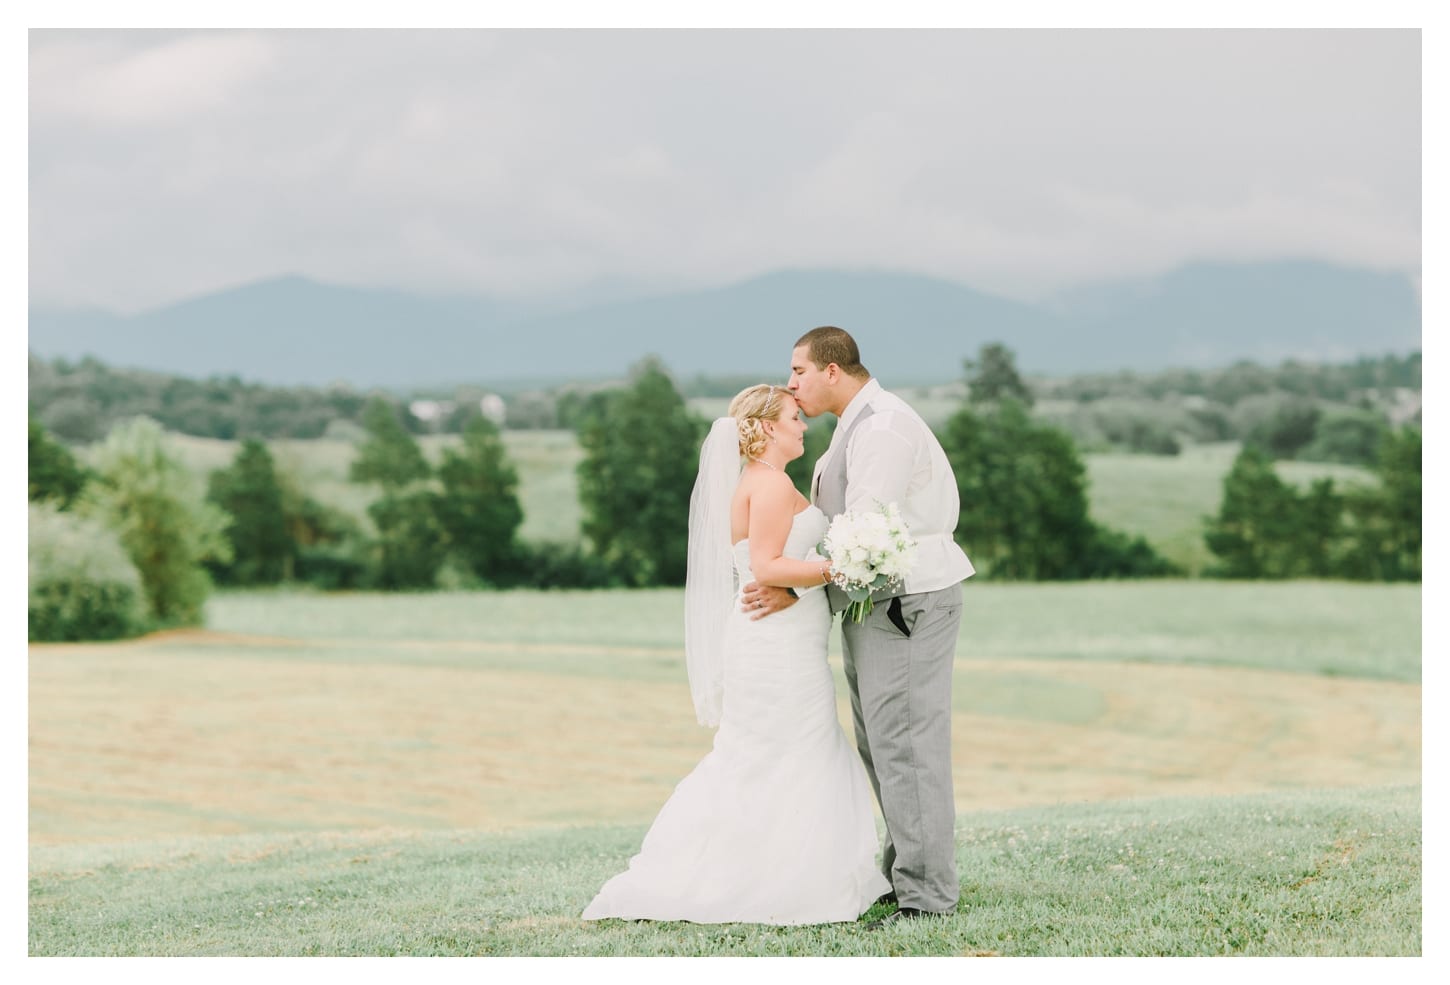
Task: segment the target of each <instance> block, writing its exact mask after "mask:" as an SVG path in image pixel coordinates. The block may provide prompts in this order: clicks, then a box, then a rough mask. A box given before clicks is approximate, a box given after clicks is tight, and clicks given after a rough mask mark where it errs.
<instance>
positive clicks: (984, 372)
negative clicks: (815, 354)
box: [29, 345, 1420, 639]
mask: <svg viewBox="0 0 1450 985" xmlns="http://www.w3.org/2000/svg"><path fill="white" fill-rule="evenodd" d="M965 383H966V393H967V397H966V399H965V400H964V401H963V402H962V404H961V406H960V407H959V409H958V410H957V411H956V412H955V413H954V414H953V415H952V416H951V417H950V419H949V420H947V421H946V423H945V424H944V425H943V426H942V427H941V428H940V429H939V431H938V437H939V439H940V440H941V443H942V446H943V448H944V449H945V450H946V452H947V455H948V457H949V459H950V460H951V462H952V466H953V470H954V472H955V473H956V477H957V482H958V485H959V492H960V497H961V502H962V503H963V505H964V509H963V511H962V514H961V518H960V522H959V525H958V527H957V530H956V537H957V539H958V540H959V542H960V543H962V544H963V545H964V546H966V548H967V550H968V553H969V555H970V556H971V557H972V559H973V562H974V564H976V566H977V568H978V570H979V572H980V574H981V577H984V578H992V579H997V578H1000V579H1019V580H1058V579H1080V578H1123V577H1154V576H1173V575H1181V574H1182V572H1181V571H1179V570H1178V569H1176V568H1175V567H1174V566H1173V565H1172V564H1171V563H1169V562H1168V561H1166V560H1165V559H1164V558H1162V557H1161V556H1160V555H1159V554H1158V553H1157V552H1156V551H1155V550H1154V549H1153V548H1152V546H1151V545H1149V544H1148V542H1147V541H1146V540H1145V539H1144V538H1142V537H1140V536H1138V537H1135V536H1130V535H1128V534H1126V533H1124V532H1121V531H1116V530H1112V529H1109V528H1107V527H1105V526H1103V525H1101V524H1099V523H1097V522H1096V521H1094V520H1093V519H1092V517H1091V516H1090V515H1089V510H1088V497H1087V478H1086V469H1085V467H1084V464H1083V461H1082V458H1081V454H1080V452H1079V450H1078V447H1077V445H1076V444H1075V443H1074V441H1073V439H1072V437H1071V436H1070V435H1069V434H1068V433H1067V432H1065V431H1064V430H1062V429H1060V428H1057V427H1054V426H1053V425H1051V424H1049V423H1046V422H1044V421H1042V420H1040V419H1038V418H1035V417H1034V416H1033V415H1032V413H1031V408H1032V405H1033V401H1034V395H1033V390H1032V387H1031V386H1030V385H1029V384H1028V383H1027V382H1025V381H1024V380H1023V378H1022V377H1021V376H1020V374H1018V372H1017V370H1016V368H1015V365H1014V361H1013V357H1012V354H1011V352H1010V351H1009V350H1007V349H1006V348H1005V347H1003V346H1000V345H994V346H986V347H984V348H983V349H982V350H981V352H980V353H979V355H978V357H977V358H976V359H975V360H969V361H967V363H966V376H965ZM573 414H574V416H575V430H576V433H577V435H578V440H579V443H580V446H581V448H582V450H583V452H584V456H583V460H582V461H581V463H580V465H579V467H578V490H579V492H578V495H579V499H580V505H581V507H582V512H583V523H582V530H581V533H582V535H583V536H582V540H581V542H580V543H579V544H577V545H558V544H532V543H528V542H525V541H523V540H521V539H520V537H519V528H520V525H521V524H522V520H523V509H522V505H521V503H520V502H519V499H518V474H517V471H516V469H515V468H514V466H513V464H512V463H511V462H510V461H509V459H508V455H507V452H506V449H505V447H504V444H503V441H502V438H501V435H500V433H499V429H498V427H497V425H496V424H494V423H493V422H492V421H490V420H489V419H488V418H486V417H484V416H483V415H482V414H480V413H474V414H473V415H472V416H471V417H470V418H469V419H468V420H466V421H465V422H464V424H463V426H462V440H461V441H460V442H459V444H458V445H457V446H455V447H449V448H447V449H445V450H444V451H443V454H442V461H441V462H440V463H439V464H438V465H437V466H436V467H434V466H432V465H430V463H429V462H428V461H427V459H426V458H425V456H424V455H423V453H422V450H421V448H420V446H419V444H418V441H417V438H416V435H415V433H414V432H413V431H412V430H411V429H410V428H409V427H408V425H407V422H406V417H405V415H404V414H403V413H402V412H401V409H400V408H399V407H398V406H397V404H396V403H394V402H392V401H389V400H387V399H384V398H383V397H380V396H374V397H371V398H369V399H368V400H367V401H366V402H365V403H364V405H363V408H362V411H361V414H360V420H361V423H360V427H361V431H362V435H363V438H362V440H361V442H360V443H359V444H358V447H357V450H356V453H355V456H354V458H353V461H352V463H351V465H350V472H349V478H350V479H351V481H353V482H356V483H359V484H362V485H366V486H367V487H369V488H370V489H371V490H372V498H371V501H370V503H369V505H368V507H367V516H368V519H369V521H370V522H371V529H370V530H364V529H362V525H361V524H359V523H358V522H357V521H356V520H354V519H353V518H352V517H351V516H349V515H347V514H344V513H342V512H341V511H339V510H337V509H335V508H333V507H331V506H328V505H326V504H324V503H322V502H319V501H318V500H316V499H315V498H313V497H312V496H310V495H309V494H308V492H307V490H305V489H303V488H301V487H300V486H299V485H298V484H297V482H296V481H295V480H294V479H292V478H290V477H289V476H288V475H286V474H285V473H283V472H282V471H280V470H279V469H278V468H277V466H276V463H275V461H274V460H273V457H272V454H271V452H270V451H269V450H268V448H267V445H266V443H265V442H264V441H261V440H259V439H256V438H248V439H245V440H243V441H242V442H241V444H240V446H239V447H238V450H237V452H236V455H235V457H234V459H233V460H232V462H231V463H230V464H229V465H227V466H225V467H223V468H220V469H217V470H215V471H213V472H212V473H210V475H209V476H208V477H207V478H206V480H205V482H201V481H200V480H199V479H197V478H196V477H195V476H193V475H192V474H191V473H190V472H189V471H188V470H187V469H186V468H185V467H184V465H183V464H182V463H181V462H180V460H179V459H177V458H176V457H175V456H174V455H173V454H172V453H171V452H169V451H168V450H167V447H166V443H165V436H164V430H163V428H162V426H161V425H160V423H158V422H157V421H155V420H152V419H150V418H146V417H137V418H132V419H129V420H127V421H124V422H122V423H120V424H118V425H116V426H114V427H113V428H112V429H111V430H110V431H109V433H108V434H107V435H106V437H105V439H104V441H103V442H101V443H100V445H99V446H98V448H97V450H96V452H95V454H94V455H93V456H91V457H92V461H91V463H90V464H89V465H82V464H81V463H80V462H79V461H78V460H77V459H76V457H75V455H74V454H73V453H72V452H71V451H70V450H69V449H68V448H67V447H66V446H65V445H64V444H63V443H61V442H59V441H57V440H55V438H54V436H52V435H51V434H50V433H49V432H48V430H47V429H46V427H45V426H44V425H43V423H41V421H39V420H38V419H37V418H36V417H35V416H33V415H32V417H31V420H30V449H29V460H30V468H29V485H30V490H29V492H30V500H31V504H32V505H31V530H30V548H31V550H30V614H31V620H30V626H31V630H30V631H31V638H32V639H96V638H109V637H114V636H124V635H130V634H133V633H135V632H139V631H142V630H143V629H146V628H154V627H159V626H169V625H187V624H194V623H196V622H197V621H198V620H199V619H200V615H201V607H202V604H203V603H204V601H205V598H206V597H207V594H208V592H209V591H210V589H211V586H212V585H213V584H218V583H219V584H223V585H238V586H246V585H273V584H280V583H288V582H292V583H306V584H311V585H315V586H317V587H319V588H324V589H380V590H429V589H434V588H439V587H457V588H470V587H471V588H484V587H540V588H551V587H585V588H594V587H611V586H627V587H641V586H650V585H680V584H682V583H683V581H684V574H685V570H684V569H685V555H686V540H687V530H686V523H687V519H686V518H687V516H688V504H689V497H690V491H691V489H692V487H693V483H694V477H695V471H696V466H697V462H698V454H699V446H700V442H701V441H702V440H703V437H704V434H705V432H706V430H707V429H708V422H706V421H705V420H704V419H703V418H701V417H700V416H699V415H698V414H696V413H694V412H693V411H692V410H690V408H689V406H688V404H687V403H686V400H685V397H684V395H683V394H682V393H681V390H680V388H679V387H678V386H677V385H676V384H675V382H674V381H673V379H672V378H671V377H670V375H669V373H668V372H667V370H666V369H665V367H664V366H663V365H661V364H660V363H659V362H658V361H657V360H654V359H647V360H645V361H644V362H642V363H641V364H639V365H637V366H636V367H635V368H634V370H633V371H632V373H631V377H630V380H629V381H628V382H627V383H626V384H625V385H622V386H619V387H616V388H613V389H600V390H595V391H593V392H590V393H585V394H581V395H580V397H579V399H578V401H577V406H576V407H575V408H574V410H573ZM818 423H820V424H823V425H824V426H813V427H811V428H810V429H809V430H808V431H807V433H806V455H805V456H803V457H802V458H800V459H797V460H796V461H794V462H792V463H791V464H790V467H789V468H788V474H790V476H791V478H792V479H793V481H795V482H796V484H797V486H798V487H799V488H800V489H801V490H802V491H803V492H805V491H807V488H808V484H809V481H810V476H811V473H812V469H813V466H814V462H815V460H816V459H817V458H818V457H819V456H820V454H822V453H823V452H824V450H825V448H826V447H827V445H828V444H829V441H830V436H831V431H832V427H831V425H832V424H833V423H834V418H825V419H823V421H821V422H818ZM1376 455H1377V457H1376V469H1377V472H1378V475H1379V478H1380V482H1379V484H1378V486H1376V487H1374V488H1368V487H1365V488H1360V487H1355V488H1350V489H1344V490H1340V489H1336V488H1335V487H1334V486H1333V483H1332V482H1330V481H1329V480H1322V481H1321V482H1320V483H1316V484H1315V486H1314V487H1313V488H1311V489H1310V490H1309V492H1307V493H1304V494H1300V493H1298V492H1297V491H1296V490H1295V489H1294V488H1293V487H1291V486H1288V485H1286V484H1284V483H1282V482H1281V481H1280V480H1279V479H1278V477H1277V475H1276V474H1275V473H1274V472H1273V468H1272V461H1271V459H1270V457H1269V455H1268V454H1267V453H1266V452H1264V451H1262V450H1261V449H1259V448H1258V447H1257V446H1254V445H1248V446H1246V447H1245V448H1244V450H1243V452H1242V453H1241V454H1240V456H1239V458H1238V460H1237V461H1236V462H1235V464H1234V467H1233V469H1232V470H1231V472H1230V473H1229V475H1228V476H1227V477H1226V478H1225V480H1224V498H1223V504H1222V507H1221V509H1220V512H1219V514H1218V515H1217V516H1216V517H1214V518H1211V520H1210V521H1209V523H1208V525H1207V527H1206V531H1205V536H1206V540H1207V543H1208V546H1209V547H1210V549H1211V550H1212V551H1213V552H1214V554H1215V555H1216V556H1217V557H1218V558H1219V559H1220V562H1221V563H1220V565H1219V566H1218V567H1217V568H1216V569H1215V570H1214V571H1213V572H1211V573H1212V574H1216V575H1219V576H1222V577H1244V578H1289V577H1301V576H1308V577H1342V578H1360V579H1382V580H1398V579H1418V578H1419V573H1420V561H1419V550H1420V548H1419V524H1420V513H1419V492H1420V485H1419V475H1420V443H1419V431H1418V429H1417V428H1411V427H1407V428H1402V429H1400V430H1398V431H1392V432H1387V436H1386V437H1385V438H1384V439H1383V440H1382V441H1381V444H1380V446H1379V448H1378V450H1377V452H1376Z"/></svg>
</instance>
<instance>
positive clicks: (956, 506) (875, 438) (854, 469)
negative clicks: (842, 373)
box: [811, 377, 975, 595]
mask: <svg viewBox="0 0 1450 985" xmlns="http://www.w3.org/2000/svg"><path fill="white" fill-rule="evenodd" d="M867 407H870V408H871V414H870V416H869V417H867V418H866V419H865V420H864V421H862V422H861V426H860V427H858V428H856V431H855V433H854V434H851V437H850V445H849V447H847V448H844V449H843V448H842V447H841V446H842V445H844V444H846V439H845V438H844V435H846V434H848V433H850V431H851V425H852V423H853V422H854V421H855V420H856V418H858V417H860V416H861V413H862V411H863V410H864V409H865V408H867ZM842 453H844V454H845V455H846V477H847V481H846V509H847V510H851V511H869V510H875V509H877V508H878V507H877V503H878V501H879V502H880V503H882V504H885V503H896V504H897V506H898V507H899V508H900V509H901V518H902V519H903V520H904V521H906V528H907V530H909V531H911V536H912V537H913V538H915V540H916V543H917V553H916V563H915V564H914V565H913V566H912V569H911V572H910V573H909V574H908V575H907V576H906V579H905V583H904V584H903V586H902V587H903V590H904V591H905V592H906V593H907V594H908V595H914V594H917V593H919V592H934V591H937V590H939V589H942V588H947V587H949V586H951V585H955V584H956V583H957V582H959V581H962V580H963V579H965V578H969V577H971V576H972V574H973V572H974V571H975V569H974V568H973V567H972V562H971V561H969V560H968V559H967V555H966V552H964V551H963V550H962V549H961V548H960V547H959V546H957V543H956V541H954V540H952V531H954V530H955V529H956V527H957V517H958V513H959V512H960V501H959V499H958V498H957V482H956V477H955V476H953V475H952V467H951V464H950V463H949V462H948V461H947V456H946V452H944V451H942V447H941V443H940V442H939V441H937V440H936V435H934V434H932V432H931V428H929V427H928V426H927V424H926V422H925V421H923V420H922V419H921V415H919V414H918V413H917V412H916V411H914V410H912V409H911V407H910V405H908V404H907V403H906V401H904V400H902V399H901V398H900V397H898V396H896V394H894V393H889V392H887V391H886V390H883V389H882V388H881V384H880V383H878V382H877V381H876V379H875V377H872V378H871V379H870V380H869V381H868V382H867V383H866V385H865V386H863V387H862V388H861V390H860V391H859V392H858V393H857V394H856V396H855V397H853V398H851V402H850V403H849V404H847V405H846V409H845V411H843V412H842V414H841V419H840V420H839V421H837V422H836V431H835V433H834V434H833V435H832V436H831V444H830V447H828V448H827V449H826V453H825V454H824V455H822V456H821V457H820V459H819V460H818V461H817V462H816V468H815V472H814V474H813V475H812V478H811V500H812V501H814V500H815V493H816V488H817V485H818V484H819V482H820V478H821V471H822V469H823V468H824V467H825V465H826V464H827V463H828V462H829V461H830V460H831V457H832V456H833V455H839V454H842Z"/></svg>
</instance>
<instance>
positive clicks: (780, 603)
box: [740, 581, 796, 619]
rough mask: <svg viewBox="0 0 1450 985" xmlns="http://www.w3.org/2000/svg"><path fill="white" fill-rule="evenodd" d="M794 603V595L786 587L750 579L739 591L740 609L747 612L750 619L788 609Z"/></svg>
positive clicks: (760, 617)
mask: <svg viewBox="0 0 1450 985" xmlns="http://www.w3.org/2000/svg"><path fill="white" fill-rule="evenodd" d="M795 603H796V597H795V596H794V595H792V594H791V593H790V589H788V588H776V587H775V586H773V585H761V584H758V583H757V582H753V581H752V582H750V583H749V584H747V585H746V586H745V587H744V588H743V589H741V591H740V611H741V612H744V613H746V614H748V615H749V616H750V618H751V619H762V618H764V617H765V616H768V615H770V614H771V613H772V612H779V611H780V610H781V609H789V608H790V607H791V606H793V605H795Z"/></svg>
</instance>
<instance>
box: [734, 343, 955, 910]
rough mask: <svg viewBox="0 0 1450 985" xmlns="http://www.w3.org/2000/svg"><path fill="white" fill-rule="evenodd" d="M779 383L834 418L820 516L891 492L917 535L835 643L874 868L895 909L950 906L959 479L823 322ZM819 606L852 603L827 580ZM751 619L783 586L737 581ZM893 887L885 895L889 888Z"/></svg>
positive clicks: (781, 603)
mask: <svg viewBox="0 0 1450 985" xmlns="http://www.w3.org/2000/svg"><path fill="white" fill-rule="evenodd" d="M788 386H789V389H790V391H791V392H792V393H793V394H794V395H795V398H796V402H797V403H798V404H799V405H800V408H801V412H802V413H804V414H805V415H806V416H808V417H816V416H818V415H820V414H822V413H825V412H826V411H830V412H831V413H832V414H835V415H836V416H837V418H838V419H839V420H838V422H837V424H836V431H835V434H834V435H832V437H831V444H830V447H829V448H827V449H826V453H825V454H824V455H822V456H821V458H820V460H819V461H818V462H817V463H816V470H815V476H814V478H813V480H812V486H811V493H812V495H811V500H812V502H814V503H815V504H816V505H817V506H818V507H820V509H821V511H822V512H823V513H825V514H826V516H827V518H828V519H834V518H835V517H836V516H837V515H838V514H840V513H843V512H845V511H847V510H860V511H871V510H875V509H878V508H879V507H878V505H877V504H878V503H879V504H882V505H884V504H887V503H896V504H897V505H898V506H899V507H900V508H901V516H902V519H903V520H905V521H906V525H907V528H908V529H909V530H910V532H911V534H912V537H913V538H914V539H915V540H916V542H917V545H918V546H917V559H916V564H915V566H914V567H913V568H912V570H911V572H910V573H909V574H908V575H907V577H906V580H905V583H904V584H901V585H898V586H897V587H896V588H895V589H894V590H892V589H883V590H881V591H879V592H877V593H876V594H875V595H873V596H872V600H873V601H874V602H875V603H876V604H875V605H874V606H873V607H872V609H871V612H870V614H869V615H868V616H867V617H866V619H865V621H864V622H861V623H859V624H858V623H854V622H852V621H850V620H843V621H842V624H841V642H842V648H843V650H844V656H845V664H846V681H847V683H848V684H849V685H850V690H851V713H852V718H853V720H854V722H855V727H856V746H857V748H858V749H859V750H860V753H861V759H862V761H863V762H864V763H865V764H866V773H867V775H868V776H869V777H870V778H871V785H872V787H873V788H874V789H875V791H876V799H877V801H878V802H879V803H880V804H881V813H882V814H883V815H884V816H885V818H886V844H885V846H884V848H883V850H882V858H881V867H882V871H883V872H884V874H885V875H886V878H887V880H889V881H890V882H891V885H892V889H893V892H892V894H891V895H892V896H894V897H895V899H896V902H897V903H898V904H899V908H898V909H897V910H896V911H895V912H893V913H892V914H891V915H890V916H888V917H886V918H885V919H884V920H879V921H876V922H875V923H873V924H872V925H871V926H872V927H879V926H883V925H886V924H889V923H894V922H896V921H898V920H906V919H911V918H914V917H922V916H930V915H932V914H945V913H951V912H952V911H953V910H955V908H956V905H957V898H958V896H959V893H960V887H959V883H958V881H957V867H956V845H955V839H954V836H953V835H954V826H955V821H956V810H955V805H954V803H953V799H952V755H951V753H952V749H951V715H952V658H953V655H954V653H955V650H956V642H957V629H958V627H959V625H960V624H961V618H962V586H961V582H962V580H963V579H965V578H967V577H969V576H970V575H971V574H972V570H973V569H972V563H971V562H970V561H969V560H967V556H966V554H964V553H963V552H962V549H961V548H960V547H958V546H957V545H956V543H955V542H954V541H953V540H952V531H953V530H955V529H956V525H957V514H958V509H959V506H958V499H957V484H956V478H955V477H954V476H953V475H952V469H951V465H950V464H949V463H948V462H947V457H946V453H945V452H943V451H942V448H941V445H940V444H939V443H938V442H937V440H936V437H935V435H933V434H932V433H931V429H930V428H928V427H927V425H926V422H925V421H923V420H922V419H921V417H920V416H919V415H918V414H917V413H916V411H914V410H912V409H911V408H910V407H909V406H907V404H906V402H905V401H903V400H902V399H901V398H900V397H897V396H896V395H895V394H892V393H888V392H887V391H885V390H883V389H882V388H881V384H880V383H878V382H876V380H875V378H873V377H872V376H871V374H870V373H868V372H867V371H866V367H864V366H862V365H861V354H860V351H859V350H858V349H857V348H856V342H855V340H854V339H852V338H851V336H850V335H848V334H847V333H846V332H845V331H843V330H841V329H839V328H835V327H833V326H824V327H822V328H815V329H812V330H811V331H809V332H807V333H806V334H805V335H803V336H801V339H800V341H798V342H797V343H796V345H795V350H794V352H793V353H792V354H791V374H790V383H789V384H788ZM826 592H827V595H828V596H829V598H830V603H831V612H832V613H836V612H840V611H841V610H842V609H844V608H845V607H846V605H847V603H848V602H849V601H850V600H849V599H848V598H847V597H846V594H845V593H844V592H842V591H841V590H840V589H838V588H836V587H835V586H834V585H831V586H828V587H827V589H826ZM757 601H759V602H762V603H763V606H762V607H761V608H759V609H758V610H756V611H755V612H753V613H752V615H753V616H754V617H755V618H761V617H762V616H765V615H769V614H770V613H772V612H776V611H779V610H780V609H783V608H786V607H787V606H789V605H792V604H794V602H795V598H794V597H793V596H792V595H791V594H790V593H789V590H787V589H784V588H769V587H763V586H758V585H755V584H754V583H752V584H750V585H747V586H746V589H745V592H744V606H743V608H745V609H747V610H749V609H750V608H751V607H752V606H753V605H754V604H755V602H757ZM890 898H891V897H887V899H890Z"/></svg>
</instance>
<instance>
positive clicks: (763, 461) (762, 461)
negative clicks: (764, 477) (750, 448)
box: [746, 455, 780, 472]
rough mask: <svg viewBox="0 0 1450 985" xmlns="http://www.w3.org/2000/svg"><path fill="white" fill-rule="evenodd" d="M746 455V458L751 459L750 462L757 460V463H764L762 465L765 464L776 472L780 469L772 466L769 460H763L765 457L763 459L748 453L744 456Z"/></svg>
mask: <svg viewBox="0 0 1450 985" xmlns="http://www.w3.org/2000/svg"><path fill="white" fill-rule="evenodd" d="M746 457H747V458H749V459H750V460H751V461H752V462H759V463H760V464H761V465H764V466H766V467H767V468H772V469H775V470H776V471H777V472H779V471H780V469H776V468H775V466H774V465H771V464H770V463H769V462H767V461H766V460H765V459H763V458H756V457H755V456H754V455H748V456H746Z"/></svg>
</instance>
